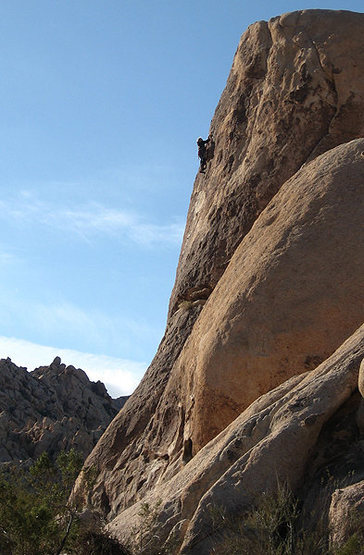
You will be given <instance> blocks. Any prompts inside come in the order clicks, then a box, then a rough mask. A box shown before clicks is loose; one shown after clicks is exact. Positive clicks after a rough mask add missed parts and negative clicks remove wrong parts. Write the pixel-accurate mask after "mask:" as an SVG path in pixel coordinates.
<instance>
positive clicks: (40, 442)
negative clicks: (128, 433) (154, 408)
mask: <svg viewBox="0 0 364 555" xmlns="http://www.w3.org/2000/svg"><path fill="white" fill-rule="evenodd" d="M126 399H127V398H120V399H116V400H115V399H112V398H111V397H110V395H108V393H107V391H106V389H105V386H104V384H103V383H102V382H100V381H98V382H91V381H90V380H89V379H88V377H87V375H86V374H85V372H84V371H83V370H80V369H76V368H75V367H74V366H66V365H65V364H62V362H61V359H60V358H59V357H56V358H55V359H54V361H53V362H52V364H50V365H49V366H41V367H39V368H37V369H36V370H34V371H33V372H27V370H26V368H22V367H18V366H16V365H15V364H13V363H12V362H11V360H10V359H9V358H8V359H1V360H0V463H4V462H11V461H12V462H16V461H19V460H23V461H25V460H27V459H36V458H37V457H38V456H39V455H40V454H41V453H42V452H43V451H47V453H48V454H49V455H50V456H53V455H57V454H58V453H59V452H60V451H61V450H66V451H68V450H69V449H71V448H72V447H74V448H75V449H76V450H77V451H78V452H80V453H81V454H82V455H83V456H84V457H86V456H87V455H88V454H89V452H90V451H91V449H92V448H93V447H94V445H95V444H96V442H97V441H98V439H99V438H100V436H101V434H102V433H103V431H104V430H105V428H106V426H107V425H108V424H109V422H110V421H111V420H112V418H113V417H114V416H115V415H116V414H117V412H118V411H119V409H120V408H121V406H122V405H123V404H124V402H125V400H126Z"/></svg>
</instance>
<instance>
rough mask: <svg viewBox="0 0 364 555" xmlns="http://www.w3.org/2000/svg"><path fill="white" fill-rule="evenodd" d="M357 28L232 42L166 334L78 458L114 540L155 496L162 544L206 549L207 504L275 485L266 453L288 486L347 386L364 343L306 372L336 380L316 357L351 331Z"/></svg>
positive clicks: (340, 26)
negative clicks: (175, 541)
mask: <svg viewBox="0 0 364 555" xmlns="http://www.w3.org/2000/svg"><path fill="white" fill-rule="evenodd" d="M363 28H364V15H363V14H353V13H350V12H329V11H322V10H309V11H303V12H295V13H292V14H286V15H284V16H281V17H277V18H274V19H273V20H271V21H269V22H268V23H266V22H259V23H256V24H254V25H252V26H251V27H250V28H249V29H248V30H247V32H246V33H245V34H244V35H243V37H242V40H241V42H240V45H239V47H238V50H237V53H236V55H235V58H234V63H233V67H232V70H231V73H230V76H229V78H228V82H227V86H226V89H225V91H224V93H223V95H222V97H221V100H220V102H219V105H218V107H217V110H216V113H215V116H214V118H213V121H212V124H211V132H212V134H213V138H214V149H213V153H211V152H210V161H209V164H208V168H207V171H206V173H205V174H204V175H203V174H199V175H198V176H197V178H196V181H195V185H194V189H193V193H192V197H191V204H190V209H189V213H188V218H187V225H186V231H185V235H184V240H183V245H182V250H181V255H180V260H179V265H178V269H177V276H176V282H175V286H174V290H173V292H172V297H171V302H170V307H169V316H168V322H167V329H166V334H165V337H164V338H163V340H162V343H161V345H160V347H159V349H158V352H157V355H156V357H155V359H154V361H153V362H152V364H151V366H150V368H149V369H148V371H147V373H146V375H145V377H144V379H143V380H142V383H141V384H140V386H139V387H138V389H137V390H136V392H135V393H134V394H133V395H132V397H131V398H130V399H129V401H128V402H127V404H126V406H125V408H124V410H123V411H121V412H120V413H119V414H118V416H117V417H116V418H115V419H114V421H113V422H112V424H111V425H110V426H109V427H108V429H107V431H106V432H105V433H104V435H103V436H102V438H101V439H100V441H99V442H98V444H97V446H96V448H95V449H94V450H93V452H92V453H91V455H90V457H89V458H88V460H87V462H86V465H88V466H93V467H95V468H97V469H98V476H97V479H96V483H95V487H94V489H93V492H92V495H91V496H90V498H91V500H92V504H93V507H94V508H96V509H98V510H101V511H103V513H104V514H105V516H107V518H108V519H109V521H112V523H111V524H110V529H111V530H112V531H113V533H114V534H116V535H118V537H121V535H122V530H125V526H127V524H124V523H128V524H130V523H131V521H132V518H134V517H135V516H136V515H137V513H138V510H139V509H138V507H139V508H140V500H148V499H149V500H151V502H156V501H157V498H158V496H159V495H160V497H161V498H162V500H163V508H162V509H161V519H160V520H161V521H162V520H164V521H167V522H168V525H166V527H164V526H163V527H162V528H163V530H164V532H163V533H164V534H165V537H167V535H168V534H169V533H170V531H171V530H173V528H174V527H176V528H175V531H176V532H177V533H178V534H180V542H182V541H183V542H184V546H185V547H184V548H183V549H185V552H186V553H194V552H196V553H203V551H193V549H195V547H194V545H198V546H199V547H198V548H196V549H205V547H203V543H201V542H203V541H204V540H203V539H201V540H200V539H199V537H200V536H199V535H198V534H199V532H198V529H201V533H202V534H203V530H204V525H203V522H204V519H206V523H208V519H207V516H206V511H207V505H206V506H205V505H203V507H204V508H201V510H202V512H199V510H200V509H198V506H200V505H199V504H201V503H202V498H203V496H204V495H205V494H206V496H208V495H209V491H210V489H211V488H213V492H214V495H216V500H217V501H218V502H219V501H220V497H221V499H224V496H225V495H226V496H231V503H232V505H231V509H232V510H233V507H234V503H235V504H237V503H238V501H237V497H239V496H240V494H241V495H243V490H242V489H241V490H240V489H239V487H240V486H239V484H240V476H243V475H244V476H245V478H244V479H243V481H244V484H245V486H246V485H247V484H249V485H252V484H254V488H253V490H252V492H251V497H250V498H249V496H248V497H246V500H245V501H246V504H247V505H249V503H250V502H251V500H252V498H253V495H255V494H256V492H259V491H262V490H263V489H264V487H265V485H266V484H268V486H269V484H270V485H272V482H270V481H269V480H270V478H269V472H268V465H267V469H265V470H264V465H263V463H260V462H259V461H263V460H265V461H267V460H269V458H270V456H276V457H278V455H281V456H283V458H284V461H283V464H282V467H281V471H282V474H286V478H288V479H289V480H290V481H291V482H292V485H293V487H295V488H296V487H297V488H298V484H299V482H300V480H301V479H303V476H304V473H305V465H306V463H307V464H308V458H307V456H306V455H305V456H304V457H303V456H301V455H302V452H301V450H300V445H295V440H297V441H298V443H300V442H302V445H303V446H305V448H306V449H307V450H308V452H309V451H310V450H311V452H312V449H314V448H315V446H316V442H317V441H318V438H319V437H320V434H321V431H322V430H323V427H324V426H325V425H326V422H329V421H330V419H331V417H332V415H333V414H334V413H335V411H337V410H339V409H340V407H341V406H342V405H343V404H345V402H346V401H347V400H348V399H349V398H351V393H352V392H353V391H354V389H355V388H356V387H357V382H356V380H357V372H358V365H359V362H358V360H357V358H356V354H355V353H357V349H359V343H358V341H359V340H358V335H356V336H355V338H354V339H352V342H351V343H350V342H349V343H350V345H351V347H350V349H351V348H353V349H354V351H353V352H352V353H351V354H350V352H349V351H350V349H349V351H348V350H347V345H346V346H345V348H344V351H345V357H344V358H345V360H349V361H350V360H351V357H354V358H355V364H354V362H353V365H354V366H355V370H353V367H352V366H351V362H350V364H349V366H346V363H345V364H344V363H343V364H344V366H343V367H342V372H343V373H341V370H340V372H339V374H340V376H342V378H343V380H342V381H341V378H340V379H339V382H336V381H335V380H336V377H335V378H334V377H333V378H332V379H333V380H334V382H335V384H336V385H332V389H330V387H331V386H330V385H329V384H326V385H325V387H324V388H321V384H322V382H321V380H324V378H323V377H322V374H320V373H318V374H316V372H319V370H320V372H321V371H324V374H325V376H326V370H327V368H328V367H327V366H325V364H326V363H324V365H323V366H322V365H321V366H319V365H320V363H322V362H323V361H325V360H327V361H328V360H329V361H330V362H327V364H329V365H331V364H334V366H332V367H331V366H330V368H334V367H335V368H336V366H335V364H336V362H335V360H336V359H329V358H328V357H330V355H332V353H333V352H334V351H335V349H337V348H338V347H339V346H340V345H341V344H342V342H343V341H344V340H345V339H346V338H347V337H348V336H350V335H351V334H352V333H353V332H354V331H355V329H356V328H357V327H358V326H359V325H360V324H361V323H362V320H363V305H362V293H361V276H362V275H363V269H364V268H363V259H362V257H360V256H358V250H357V244H360V242H361V241H362V240H363V235H362V234H363V228H362V225H361V222H362V220H363V213H362V210H361V206H360V202H358V201H359V198H360V195H362V193H363V184H364V179H363V175H364V170H363V167H364V155H363V152H364V140H363V139H360V138H359V137H362V136H363V135H364V116H363V114H364V110H363V108H364V77H363V76H364V33H363ZM360 349H362V347H361V343H360ZM338 356H339V355H338ZM340 356H341V355H340ZM343 356H344V355H343ZM318 366H319V368H318V369H317V370H315V368H316V367H318ZM344 367H345V369H344ZM306 372H315V373H314V374H307V375H305V373H306ZM330 372H331V371H330ZM344 375H345V378H344V377H343V376H344ZM302 376H303V377H302ZM314 376H321V377H320V378H319V380H318V381H316V378H314ZM333 376H337V371H336V369H334V370H333ZM287 379H288V380H289V381H288V382H287ZM325 379H326V378H325ZM330 379H331V378H330ZM311 380H313V381H312V384H311ZM334 382H333V383H334ZM301 383H302V384H304V386H305V388H306V386H307V389H305V395H304V398H301V396H300V393H299V391H300V390H299V388H300V387H301V385H300V384H301ZM325 383H326V382H325ZM330 383H331V382H330ZM337 383H339V384H340V387H338V386H337ZM279 384H283V385H279ZM277 387H278V389H274V388H277ZM311 387H312V389H311ZM326 387H327V388H329V389H330V391H331V393H330V394H328V395H329V397H330V398H329V399H328V398H327V396H326V394H325V388H326ZM341 387H343V390H341V389H340V388H341ZM295 388H298V389H297V390H296V389H295ZM315 388H318V389H317V390H316V389H315ZM272 389H274V391H273V392H271V393H270V394H268V396H267V392H268V391H270V390H272ZM291 394H292V396H293V398H294V399H295V400H294V402H293V403H296V402H297V406H296V405H293V408H292V407H291V405H290V404H289V403H290V401H289V402H288V401H287V399H286V396H287V395H288V396H290V395H291ZM270 395H272V396H273V397H270ZM289 398H290V397H289ZM257 399H258V401H257ZM286 401H287V402H288V405H285V402H286ZM351 401H352V402H354V401H353V400H352V399H351ZM351 401H350V402H351ZM348 402H349V401H348ZM356 402H357V403H358V400H357V401H355V403H356ZM252 403H253V404H252ZM355 403H354V404H355ZM269 407H270V408H269ZM284 407H285V408H284ZM295 407H296V408H295ZM356 408H357V407H356ZM356 408H355V414H356V413H357V410H356ZM278 409H279V411H280V409H282V411H281V412H279V414H280V416H279V418H278V417H277V418H278V420H277V419H276V416H275V415H276V411H278ZM301 409H302V411H301ZM252 411H253V412H252ZM260 411H262V412H260ZM315 411H318V412H315ZM277 414H278V413H277ZM239 415H240V416H239ZM254 415H257V416H256V417H257V419H258V420H257V421H259V422H260V423H261V424H260V425H259V426H258V427H256V426H255V421H256V420H254V422H253V423H252V422H251V421H250V420H249V419H250V418H251V417H253V416H254ZM254 418H255V417H254ZM355 418H356V416H355ZM355 418H354V420H355ZM240 419H241V420H240ZM246 419H247V420H246ZM238 421H239V422H240V424H241V426H242V427H241V428H239V430H240V431H239V432H236V434H237V436H236V437H237V442H236V443H234V441H235V439H236V437H235V435H234V434H235V432H233V431H232V430H235V428H234V426H235V425H237V422H238ZM302 422H303V424H302ZM232 423H233V424H232ZM234 423H235V424H234ZM240 424H239V426H240ZM253 424H254V425H253ZM276 425H277V426H276ZM353 425H355V426H356V424H353ZM230 433H232V434H233V436H230ZM286 433H287V434H288V435H287V436H286V435H285V434H286ZM219 434H220V435H219ZM232 437H234V440H233V439H232ZM297 438H298V439H297ZM230 442H232V443H230ZM285 442H287V447H286V443H285ZM258 444H259V448H258ZM228 445H229V446H230V447H228ZM236 450H237V451H236ZM234 453H235V454H234ZM269 453H271V455H270V454H269ZM210 455H211V459H210V458H209V457H210ZM252 457H253V458H252ZM255 457H257V458H256V459H255ZM238 460H240V463H239V466H238V467H237V466H235V465H236V464H237V462H238ZM205 461H206V465H207V466H206V465H205ZM290 461H293V462H292V468H291V469H290V467H289V464H290ZM294 461H296V462H294ZM258 462H259V464H258ZM253 463H254V464H253ZM245 464H246V465H247V466H244V465H245ZM261 464H262V465H263V466H261ZM238 470H239V472H240V473H242V474H239V472H238ZM190 472H191V473H190ZM234 472H238V474H236V475H235V474H234ZM224 473H230V474H229V476H230V477H229V480H230V482H229V484H230V485H228V484H227V482H226V489H224V487H225V478H226V479H227V474H226V476H225V478H224V477H223V476H224ZM295 476H296V477H295ZM235 478H236V480H235ZM291 478H292V480H291ZM220 480H221V482H220ZM234 480H235V481H234ZM214 484H216V488H215V486H214ZM217 484H219V485H217ZM231 484H235V485H236V484H238V486H239V487H238V486H237V490H236V493H234V491H235V490H234V488H233V487H232V486H231ZM268 486H267V487H268ZM255 488H256V489H255ZM211 491H212V490H211ZM206 499H210V501H211V499H212V498H211V497H207V498H206ZM239 499H240V497H239ZM245 501H244V503H245ZM307 502H308V501H307ZM128 507H130V508H129V509H128ZM201 507H202V505H201ZM227 510H230V509H229V503H228V502H227ZM202 514H203V515H205V516H203V517H202V516H201V515H202ZM198 515H200V516H198ZM200 517H201V518H200ZM201 519H202V520H201ZM206 549H207V548H206ZM188 550H190V551H188ZM191 550H192V551H191Z"/></svg>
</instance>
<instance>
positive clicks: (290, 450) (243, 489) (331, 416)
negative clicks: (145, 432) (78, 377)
mask: <svg viewBox="0 0 364 555" xmlns="http://www.w3.org/2000/svg"><path fill="white" fill-rule="evenodd" d="M363 356H364V326H362V327H361V328H360V329H359V330H357V331H356V333H354V334H353V336H352V337H350V338H349V339H348V340H347V341H346V342H345V343H344V344H343V345H342V346H341V347H340V348H339V349H338V350H337V351H336V352H335V353H334V354H333V355H332V356H331V357H330V358H329V359H327V360H326V361H325V362H323V363H322V364H321V365H320V366H318V367H317V368H316V370H314V371H311V372H306V373H305V374H301V375H299V376H294V377H293V378H291V379H290V380H288V381H286V382H285V383H284V384H281V385H280V386H278V387H277V388H276V389H274V390H273V391H270V392H269V393H266V394H265V395H263V396H262V397H260V398H259V399H258V400H257V401H255V402H254V403H252V405H251V406H250V407H249V408H247V409H246V410H245V411H244V412H242V414H241V415H239V416H238V418H237V419H236V420H234V422H232V423H231V424H230V425H229V426H228V427H227V428H226V429H225V430H223V432H221V433H220V434H219V435H218V436H217V437H216V438H214V439H213V440H211V441H210V442H209V443H208V444H207V445H206V446H205V447H204V448H203V449H201V450H200V451H199V453H197V455H196V456H195V457H193V459H192V460H191V461H190V462H189V463H188V464H186V465H185V467H184V468H183V469H182V470H181V471H180V472H178V473H177V474H176V475H175V476H174V477H172V478H171V479H170V480H168V481H166V482H165V483H163V484H160V485H159V486H158V485H157V486H156V487H155V488H154V489H153V490H152V491H151V492H150V493H149V494H147V495H146V496H145V497H144V498H143V500H142V501H139V502H137V503H135V504H134V505H133V506H131V507H130V508H129V509H126V510H125V511H123V512H121V513H120V514H119V515H118V516H117V517H116V518H115V519H114V520H113V521H112V522H111V523H110V524H109V526H108V529H109V531H111V532H112V533H113V534H114V535H115V536H116V537H117V538H119V540H122V541H125V540H126V539H127V538H128V537H129V535H130V531H131V530H132V527H133V525H135V523H136V522H138V514H139V513H140V511H141V507H142V504H143V503H148V504H149V505H150V506H151V507H156V506H158V518H157V519H156V521H155V522H154V523H153V528H152V529H151V530H150V531H149V533H150V535H151V536H153V534H158V537H159V540H160V542H161V543H163V542H164V541H166V540H167V539H168V537H174V539H175V541H176V539H178V541H177V542H176V543H177V544H178V546H179V548H180V549H176V551H178V552H181V553H185V554H188V555H209V554H210V553H212V548H213V547H216V546H217V545H218V544H219V538H220V532H221V528H220V529H215V526H214V523H213V520H214V511H213V508H214V507H215V508H218V509H219V511H220V512H221V513H222V514H224V515H225V518H226V519H228V518H229V516H232V515H236V514H242V513H244V510H245V509H247V508H249V507H251V506H254V504H255V502H256V500H257V499H259V497H260V496H261V495H263V494H265V495H268V494H269V493H272V492H274V491H276V490H277V487H278V484H279V483H284V482H286V483H288V484H289V486H290V488H291V489H292V490H293V491H295V492H297V493H298V494H299V495H300V496H301V498H302V501H303V503H305V502H306V504H309V502H310V498H312V497H313V498H314V499H315V501H316V506H315V505H314V506H313V507H312V504H310V505H309V507H310V511H308V513H312V511H313V508H315V507H316V508H317V500H319V501H322V502H323V504H324V502H326V505H327V508H328V507H329V505H330V495H329V493H330V492H328V489H327V481H328V476H327V469H328V468H333V465H336V467H339V466H340V464H338V461H341V462H342V463H343V467H342V468H341V469H340V471H343V475H342V476H341V478H344V479H346V480H349V482H350V481H351V483H355V482H357V481H358V479H359V480H360V479H361V474H360V472H361V473H363V469H364V447H363V445H362V441H361V440H360V438H359V437H356V438H355V440H353V438H352V437H350V438H347V441H345V435H343V433H342V430H341V434H339V430H338V429H337V426H338V422H339V421H340V420H342V419H343V412H342V408H343V407H345V405H346V413H347V412H348V410H347V406H348V405H353V404H354V406H355V407H357V403H358V399H357V398H356V397H357V393H356V391H357V384H358V370H359V364H360V361H361V360H362V358H363ZM340 411H341V412H340ZM350 421H351V422H352V423H353V422H355V411H354V412H352V414H351V417H350ZM353 425H355V424H353ZM347 428H348V427H347ZM335 434H337V437H336V438H335ZM333 441H336V444H335V446H333ZM348 444H349V445H350V449H348ZM328 446H331V452H330V450H329V449H328ZM324 455H325V456H324ZM349 455H350V456H351V457H353V455H355V464H356V470H357V472H352V473H351V475H349V474H348V473H347V469H348V468H350V470H351V471H352V470H353V466H352V464H351V465H350V457H349ZM311 477H312V478H311ZM333 477H334V478H337V477H338V476H335V475H334V476H333V475H331V479H332V478H333ZM313 478H314V479H313ZM303 483H305V487H304V488H302V484H303ZM347 485H349V484H348V483H347ZM360 487H361V486H360V484H355V485H353V486H352V488H351V489H352V491H353V490H355V488H357V489H356V490H355V491H356V492H358V488H360ZM320 488H321V489H320ZM325 495H326V498H325ZM348 497H349V495H347V496H346V498H348ZM337 505H338V503H337V494H335V496H334V498H333V506H332V508H331V509H330V518H331V523H332V524H331V526H332V527H334V526H335V522H336V520H337V519H336V516H335V515H336V514H337V510H338V509H337ZM357 505H359V501H358V503H357ZM335 508H336V511H335ZM320 509H321V513H320V516H321V517H324V518H325V520H326V522H324V523H323V524H324V525H326V527H327V522H328V511H327V510H326V514H322V513H323V512H324V511H323V510H322V507H320ZM344 510H345V509H342V511H344ZM316 517H317V515H316ZM340 526H341V527H342V526H343V524H342V523H341V525H340Z"/></svg>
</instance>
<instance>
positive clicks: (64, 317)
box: [0, 291, 163, 358]
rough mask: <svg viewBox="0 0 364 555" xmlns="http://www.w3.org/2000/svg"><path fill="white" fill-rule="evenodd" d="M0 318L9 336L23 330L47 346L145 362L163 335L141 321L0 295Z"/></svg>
mask: <svg viewBox="0 0 364 555" xmlns="http://www.w3.org/2000/svg"><path fill="white" fill-rule="evenodd" d="M0 314H1V315H2V316H3V317H4V318H7V319H8V320H9V321H10V322H11V324H12V325H11V326H8V328H7V329H8V330H9V331H7V332H5V334H6V333H7V334H8V335H13V334H14V335H17V334H18V331H17V330H22V332H21V333H22V335H23V334H24V335H27V336H28V337H29V336H31V337H32V338H33V337H37V339H36V340H37V341H39V342H44V343H48V342H51V341H52V338H53V337H56V338H58V341H61V342H62V343H63V344H68V345H72V346H76V348H77V349H80V350H84V351H89V350H96V351H98V352H100V351H101V352H105V351H106V352H115V350H116V351H117V352H122V353H128V354H127V355H126V356H130V355H129V353H133V355H132V356H133V357H134V356H135V357H138V358H139V357H140V358H144V356H145V355H144V353H145V352H148V350H149V352H151V354H153V352H154V350H155V348H156V345H157V344H158V342H159V340H160V338H161V336H162V333H163V327H162V326H161V327H160V329H158V327H156V326H153V327H152V326H151V325H150V324H149V323H148V322H147V321H146V320H144V319H143V318H139V319H137V318H132V317H130V316H128V317H127V316H123V315H122V314H120V315H119V314H113V315H110V314H106V313H105V312H103V311H102V310H97V309H92V308H86V309H85V308H82V307H80V306H77V305H75V304H73V303H70V302H66V301H58V302H52V303H44V302H39V301H31V300H29V299H23V298H20V297H17V296H15V297H14V296H12V295H9V294H6V293H4V292H1V291H0ZM3 333H4V331H3ZM35 334H36V335H35Z"/></svg>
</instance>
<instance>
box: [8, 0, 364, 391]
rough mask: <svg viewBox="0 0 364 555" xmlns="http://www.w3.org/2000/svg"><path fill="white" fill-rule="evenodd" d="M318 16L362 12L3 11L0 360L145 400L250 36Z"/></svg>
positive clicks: (60, 1)
mask: <svg viewBox="0 0 364 555" xmlns="http://www.w3.org/2000/svg"><path fill="white" fill-rule="evenodd" d="M306 8H327V9H349V10H353V11H362V2H361V1H357V0H355V1H350V0H346V1H345V2H343V1H342V2H338V1H321V2H296V1H285V2H284V1H276V2H268V1H265V0H258V1H257V2H255V3H251V2H245V1H243V0H240V1H236V0H227V1H226V2H224V3H221V2H220V1H217V0H210V1H205V0H201V1H199V2H196V1H195V0H194V1H190V0H186V1H181V2H175V1H173V0H124V1H123V0H103V1H101V0H97V1H96V0H72V1H68V0H11V1H8V0H2V1H1V3H0V27H1V29H0V49H1V54H0V72H1V76H2V79H1V84H0V96H1V102H0V141H1V148H0V152H1V156H0V180H1V196H0V226H1V230H2V233H1V239H0V357H2V358H4V357H7V356H10V357H11V358H12V360H13V361H14V362H15V363H17V364H20V365H23V366H27V367H28V369H29V370H31V369H33V368H34V367H36V366H37V365H40V364H49V363H50V362H51V360H52V359H53V358H54V356H56V355H58V354H59V355H60V356H61V357H62V360H63V361H64V362H66V363H67V364H74V365H75V366H80V367H82V368H83V369H84V370H86V371H87V372H88V374H89V376H90V378H91V379H93V380H95V379H101V380H103V381H105V382H106V385H107V387H108V388H109V391H110V392H111V393H112V394H113V395H114V396H116V395H119V394H126V393H131V391H132V390H133V389H134V387H135V386H136V385H137V383H138V381H139V380H140V378H141V376H142V374H143V372H144V370H145V369H146V367H147V365H148V364H149V362H150V361H151V359H152V358H153V355H154V354H155V351H156V349H157V346H158V343H159V341H160V339H161V337H162V335H163V332H164V327H165V321H166V313H167V306H168V299H169V295H170V292H171V289H172V286H173V282H174V277H175V270H176V266H177V261H178V255H179V249H180V244H181V238H182V234H183V228H184V224H185V218H186V214H187V209H188V203H189V198H190V194H191V191H192V186H193V180H194V177H195V173H196V171H197V167H198V161H197V156H196V148H195V141H196V137H198V136H199V135H202V136H206V135H207V134H208V129H209V125H210V121H211V118H212V116H213V113H214V110H215V107H216V104H217V102H218V100H219V97H220V95H221V92H222V90H223V88H224V86H225V83H226V78H227V76H228V73H229V70H230V67H231V63H232V60H233V56H234V52H235V50H236V47H237V45H238V41H239V38H240V36H241V34H242V33H243V32H244V30H245V29H246V28H247V26H248V25H249V24H251V23H253V22H254V21H257V20H260V19H265V20H267V19H269V18H271V17H273V16H275V15H279V14H281V13H284V12H287V11H293V10H297V9H306Z"/></svg>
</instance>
